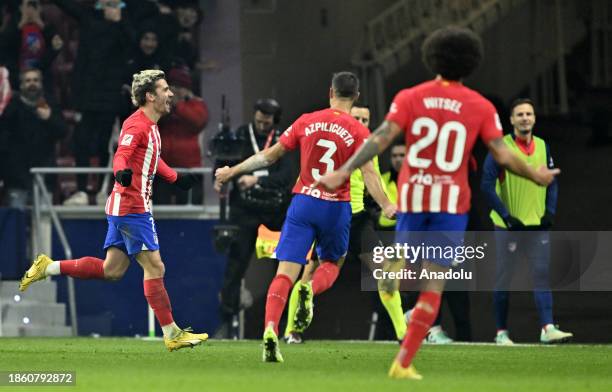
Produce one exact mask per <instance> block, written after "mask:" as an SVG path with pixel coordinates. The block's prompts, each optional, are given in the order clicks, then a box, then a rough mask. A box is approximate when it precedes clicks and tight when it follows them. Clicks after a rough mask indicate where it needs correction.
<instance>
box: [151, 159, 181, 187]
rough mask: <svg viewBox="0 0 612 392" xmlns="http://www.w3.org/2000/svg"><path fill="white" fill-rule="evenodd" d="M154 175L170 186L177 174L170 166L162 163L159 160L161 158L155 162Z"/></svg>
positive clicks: (161, 160)
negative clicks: (155, 170) (155, 169)
mask: <svg viewBox="0 0 612 392" xmlns="http://www.w3.org/2000/svg"><path fill="white" fill-rule="evenodd" d="M155 174H157V175H158V176H160V177H161V178H162V179H163V180H164V181H166V182H169V183H170V184H173V183H174V182H176V179H177V177H178V174H177V173H176V171H175V170H174V169H172V168H171V167H170V166H168V164H167V163H166V162H164V160H163V159H161V157H160V158H159V161H158V162H157V173H155Z"/></svg>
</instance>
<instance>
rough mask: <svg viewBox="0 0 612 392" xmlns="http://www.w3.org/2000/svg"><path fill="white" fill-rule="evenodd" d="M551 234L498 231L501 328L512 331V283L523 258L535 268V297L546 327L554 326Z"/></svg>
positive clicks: (497, 305)
mask: <svg viewBox="0 0 612 392" xmlns="http://www.w3.org/2000/svg"><path fill="white" fill-rule="evenodd" d="M549 237H550V236H549V233H548V232H547V231H529V232H513V231H508V230H501V229H500V230H495V249H496V256H497V269H496V276H495V291H494V293H493V302H494V304H495V322H496V324H497V329H508V322H507V319H508V303H509V299H510V294H509V290H510V283H511V282H512V276H513V274H514V269H515V267H516V265H517V263H519V262H520V256H522V255H524V256H525V257H526V258H527V261H528V263H529V265H530V266H531V267H532V268H533V270H532V273H533V283H534V290H533V297H534V301H535V304H536V308H537V309H538V313H539V315H540V323H541V324H542V326H544V325H546V324H552V323H553V317H552V304H553V300H552V293H551V291H550V285H549V281H548V276H549V274H548V269H549V268H548V267H549V264H550V244H549Z"/></svg>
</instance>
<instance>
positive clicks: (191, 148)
mask: <svg viewBox="0 0 612 392" xmlns="http://www.w3.org/2000/svg"><path fill="white" fill-rule="evenodd" d="M207 122H208V107H207V106H206V104H205V103H204V101H202V99H201V98H192V99H190V100H188V101H179V102H178V103H177V104H176V107H174V109H172V112H171V113H170V114H169V115H167V116H165V117H162V118H161V119H160V120H159V133H160V134H161V139H162V148H161V155H162V159H163V160H164V161H166V163H167V164H168V165H170V166H172V167H201V166H202V151H201V149H200V143H199V141H198V135H199V134H200V132H202V131H203V130H204V127H205V126H206V123H207Z"/></svg>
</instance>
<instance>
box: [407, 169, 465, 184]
mask: <svg viewBox="0 0 612 392" xmlns="http://www.w3.org/2000/svg"><path fill="white" fill-rule="evenodd" d="M408 181H409V182H410V183H411V184H419V185H434V184H449V185H452V184H454V183H455V181H453V177H452V176H449V175H444V174H442V175H439V174H430V173H425V171H424V170H423V169H420V170H419V172H418V173H415V174H413V175H411V176H410V178H409V180H408Z"/></svg>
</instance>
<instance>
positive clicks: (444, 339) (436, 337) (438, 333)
mask: <svg viewBox="0 0 612 392" xmlns="http://www.w3.org/2000/svg"><path fill="white" fill-rule="evenodd" d="M426 341H427V343H431V344H450V343H452V342H453V339H451V338H449V337H448V335H447V334H446V332H444V330H443V329H442V327H440V326H439V325H435V326H433V327H431V328H429V333H428V334H427V340H426Z"/></svg>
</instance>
